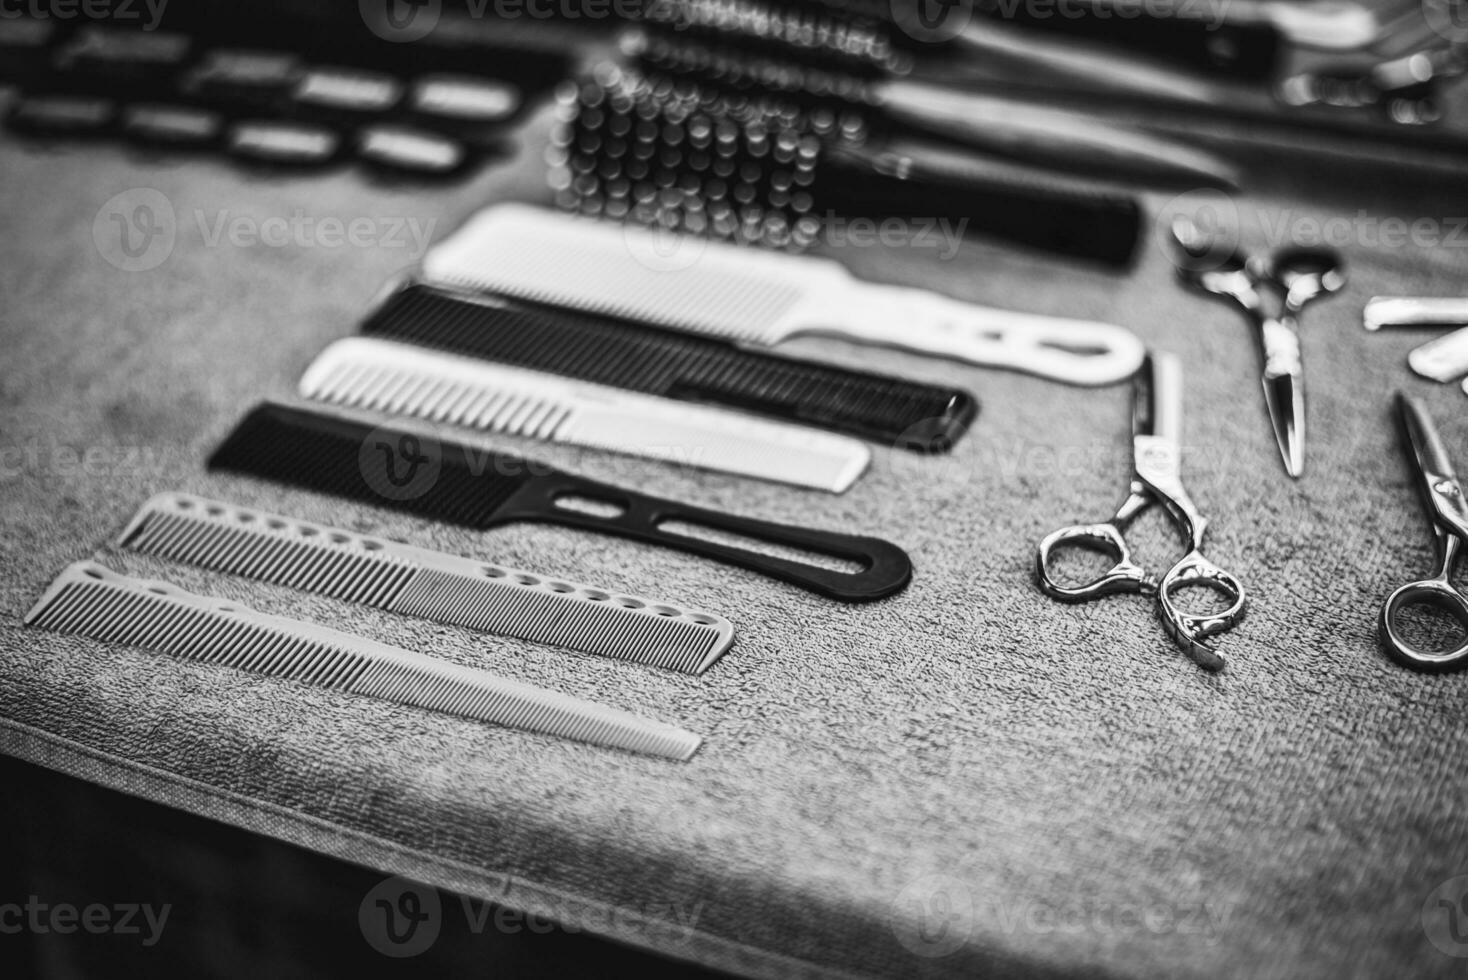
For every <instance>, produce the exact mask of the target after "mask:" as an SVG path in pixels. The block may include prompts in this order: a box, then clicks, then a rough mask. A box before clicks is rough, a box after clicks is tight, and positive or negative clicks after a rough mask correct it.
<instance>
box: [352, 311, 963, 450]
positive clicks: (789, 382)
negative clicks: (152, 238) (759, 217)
mask: <svg viewBox="0 0 1468 980" xmlns="http://www.w3.org/2000/svg"><path fill="white" fill-rule="evenodd" d="M362 332H363V333H364V334H366V335H368V336H370V337H383V338H387V339H391V340H400V341H403V342H405V343H411V344H420V345H423V346H426V347H434V348H438V349H440V350H446V351H451V352H453V353H455V354H463V355H466V356H469V357H476V358H482V359H485V360H491V361H498V362H500V363H503V364H510V365H513V366H515V367H522V368H527V369H530V370H533V371H544V372H549V373H553V374H559V375H564V376H566V377H569V378H575V379H576V380H578V381H589V382H591V383H593V384H598V385H611V386H613V387H617V388H625V389H627V390H628V391H635V392H641V393H643V394H646V395H656V396H658V397H660V398H676V399H680V400H682V401H686V402H702V403H705V404H711V405H721V406H724V407H726V408H732V409H739V410H742V411H747V412H758V413H759V414H761V415H768V416H770V417H772V418H777V419H782V420H784V421H788V422H795V423H798V424H800V425H814V426H819V427H821V428H825V429H832V430H834V431H837V432H845V433H848V434H850V435H855V436H861V437H863V438H866V439H872V440H876V441H879V442H886V443H896V444H898V445H900V446H902V447H903V448H907V449H913V450H917V451H920V452H946V451H947V450H948V449H950V448H951V447H952V446H953V443H954V442H955V441H956V440H957V439H958V437H959V436H961V435H962V434H963V433H964V431H965V430H966V429H967V428H968V427H969V425H970V423H972V421H973V419H974V416H975V415H976V414H977V413H978V402H977V401H976V400H975V399H974V396H973V395H970V394H969V393H968V392H966V391H962V390H960V389H957V388H941V387H938V386H936V385H927V384H922V383H920V382H915V381H904V380H901V379H899V378H889V377H885V376H883V375H879V374H869V373H866V372H863V371H853V370H848V369H846V368H841V367H836V366H834V365H826V364H818V363H814V362H811V361H801V360H796V359H795V358H790V357H784V356H782V355H779V354H771V353H766V352H763V351H751V350H745V349H744V348H741V347H738V346H736V345H735V344H732V343H730V342H728V341H726V340H720V339H718V338H715V337H706V336H699V335H697V334H687V333H682V332H679V331H670V330H659V329H655V328H652V327H647V326H644V325H643V324H640V323H635V322H633V321H630V320H617V319H613V318H609V317H597V316H587V315H585V314H582V313H577V312H575V311H571V310H559V309H555V308H553V307H548V306H538V305H533V304H530V303H523V302H520V301H518V300H514V299H509V298H507V297H503V296H491V295H484V294H474V293H467V292H457V291H452V290H447V289H440V288H436V287H434V286H430V285H428V284H426V283H419V282H408V283H405V284H403V285H402V286H401V287H399V288H398V289H397V290H396V291H394V292H393V293H392V294H391V295H389V296H388V297H387V298H386V299H385V300H384V301H383V303H382V304H381V305H380V306H379V307H378V308H377V309H376V310H375V311H373V313H372V314H371V315H370V316H369V317H368V318H367V320H366V322H365V323H364V324H363V325H362Z"/></svg>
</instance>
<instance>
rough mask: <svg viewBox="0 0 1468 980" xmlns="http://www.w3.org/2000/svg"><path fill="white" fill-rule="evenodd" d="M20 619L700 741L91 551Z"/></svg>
mask: <svg viewBox="0 0 1468 980" xmlns="http://www.w3.org/2000/svg"><path fill="white" fill-rule="evenodd" d="M25 623H26V625H27V626H35V627H37V628H40V629H45V630H52V631H54V632H58V633H71V634H76V635H79V636H86V637H90V638H91V639H94V640H100V641H102V642H106V643H118V644H122V645H124V646H130V647H138V648H141V649H146V650H152V651H155V652H157V653H164V654H169V655H171V656H174V657H178V658H180V659H185V660H195V661H199V662H201V663H207V664H220V665H223V666H226V667H233V668H236V669H239V670H246V671H250V672H252V673H256V674H264V675H267V676H270V677H282V678H287V679H290V680H295V681H300V682H301V683H304V684H310V685H313V686H316V687H324V688H328V689H330V690H336V691H345V692H347V693H350V694H360V695H364V696H367V697H374V698H381V699H382V700H385V701H393V702H396V703H398V704H404V705H409V706H411V707H416V708H425V709H427V710H429V711H435V712H439V713H442V714H448V715H455V716H457V717H461V718H469V719H472V720H474V721H486V722H492V723H494V724H497V725H503V726H505V727H506V728H518V729H521V730H523V731H530V732H538V733H540V734H543V735H554V736H557V737H560V738H568V739H573V740H575V741H578V742H588V743H590V744H593V745H605V746H609V747H612V748H619V749H626V750H628V751H630V752H641V753H643V754H646V755H655V756H661V757H663V758H666V759H677V760H680V761H686V760H687V759H689V758H690V757H692V755H693V753H694V752H696V751H698V747H699V744H700V743H701V742H702V739H700V738H699V736H697V735H694V734H693V733H692V732H688V731H684V730H683V729H681V728H677V727H675V726H673V725H668V724H665V723H663V722H658V721H651V720H649V719H646V718H639V717H638V716H636V715H634V714H631V713H629V712H626V711H619V710H617V709H615V708H609V707H607V706H605V705H600V704H596V703H594V702H591V701H583V700H581V699H579V698H573V697H571V696H569V695H566V694H561V693H558V692H556V691H548V690H545V689H544V688H539V687H535V686H533V685H530V684H525V683H522V682H520V681H514V680H510V679H508V678H505V677H500V676H498V675H496V674H491V673H490V672H489V671H485V670H478V669H475V668H472V667H461V666H459V665H457V664H452V663H448V662H446V661H443V660H437V659H435V658H433V657H428V656H425V655H423V654H421V653H413V652H410V651H408V650H402V649H399V648H397V647H392V646H387V645H386V644H383V643H377V642H375V641H372V640H368V639H365V638H363V637H360V636H353V635H352V634H350V633H341V632H338V631H336V630H332V629H327V628H325V627H322V626H316V625H314V624H309V623H300V622H296V621H295V620H291V619H285V618H282V617H279V616H268V615H265V614H264V613H259V612H256V611H255V610H253V609H248V608H246V607H243V606H239V605H235V604H234V603H229V602H221V601H218V600H215V599H210V598H207V597H205V596H198V595H194V594H192V593H188V592H184V591H183V590H181V589H178V588H175V587H173V586H171V585H168V584H167V583H164V582H150V581H143V580H139V579H131V578H126V577H124V576H121V575H118V574H117V573H115V572H112V571H110V570H109V569H107V568H104V567H103V566H101V565H98V564H96V563H95V562H89V561H83V562H77V563H76V564H74V565H71V566H70V567H68V568H67V569H66V570H65V571H63V572H62V573H61V575H60V576H59V577H57V579H56V581H55V582H53V583H52V584H51V586H50V588H48V589H47V590H46V592H45V594H44V595H42V596H41V598H40V600H39V601H38V602H37V603H36V605H35V606H34V607H33V608H32V609H31V611H30V612H28V613H26V617H25Z"/></svg>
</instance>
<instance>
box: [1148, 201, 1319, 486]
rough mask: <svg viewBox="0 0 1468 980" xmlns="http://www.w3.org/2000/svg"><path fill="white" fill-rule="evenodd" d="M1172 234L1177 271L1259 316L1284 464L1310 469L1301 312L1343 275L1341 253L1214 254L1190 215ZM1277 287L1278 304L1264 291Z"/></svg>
mask: <svg viewBox="0 0 1468 980" xmlns="http://www.w3.org/2000/svg"><path fill="white" fill-rule="evenodd" d="M1172 233H1173V238H1174V239H1175V240H1176V241H1177V244H1178V245H1179V246H1181V248H1182V251H1183V254H1184V260H1183V261H1181V262H1179V263H1178V275H1179V276H1181V277H1182V279H1183V281H1184V282H1186V283H1188V284H1189V285H1191V286H1193V287H1195V288H1197V289H1201V290H1202V291H1204V292H1206V293H1211V294H1213V295H1215V296H1222V297H1225V298H1227V299H1230V300H1232V301H1234V302H1235V303H1237V304H1238V305H1239V306H1240V307H1241V308H1242V309H1243V310H1244V312H1245V313H1247V314H1248V315H1249V318H1250V320H1251V322H1252V323H1253V324H1254V327H1255V333H1256V338H1257V341H1258V345H1259V352H1260V356H1261V357H1262V359H1263V362H1264V368H1263V378H1262V381H1263V386H1264V404H1265V406H1266V407H1267V408H1268V410H1269V420H1270V422H1271V424H1273V426H1274V438H1275V441H1276V442H1278V444H1279V452H1280V456H1281V458H1282V459H1283V460H1284V467H1285V472H1287V473H1288V474H1289V475H1290V476H1291V477H1294V478H1296V479H1298V478H1299V477H1300V475H1301V474H1302V473H1304V472H1305V387H1304V368H1303V365H1302V362H1301V357H1300V336H1299V330H1300V314H1301V312H1302V311H1303V310H1304V308H1305V306H1306V305H1307V304H1308V303H1310V301H1311V300H1314V299H1315V298H1316V297H1318V296H1322V295H1326V294H1329V293H1334V292H1337V291H1338V290H1340V289H1341V288H1342V287H1343V286H1344V285H1345V283H1346V277H1345V274H1344V273H1343V272H1342V271H1341V259H1340V255H1339V254H1338V253H1337V252H1336V251H1335V250H1334V249H1329V248H1289V249H1282V250H1280V251H1278V252H1276V253H1275V254H1274V256H1273V257H1272V258H1271V259H1270V260H1269V261H1265V260H1263V259H1260V258H1258V257H1250V256H1248V255H1246V254H1245V253H1244V252H1242V251H1241V250H1237V249H1235V250H1233V251H1231V252H1229V253H1228V254H1227V255H1224V256H1223V257H1222V259H1218V258H1217V243H1216V242H1215V241H1214V240H1213V239H1212V238H1210V237H1209V236H1208V235H1206V234H1205V233H1203V232H1202V231H1200V230H1199V229H1198V227H1197V225H1195V224H1194V223H1193V222H1192V221H1191V220H1189V219H1188V218H1186V217H1181V216H1180V217H1178V218H1177V219H1175V220H1174V221H1173V224H1172ZM1267 291H1274V292H1277V294H1278V296H1279V303H1278V307H1277V309H1278V312H1277V313H1273V314H1271V313H1270V312H1269V311H1268V309H1267V305H1266V302H1265V299H1264V294H1265V292H1267Z"/></svg>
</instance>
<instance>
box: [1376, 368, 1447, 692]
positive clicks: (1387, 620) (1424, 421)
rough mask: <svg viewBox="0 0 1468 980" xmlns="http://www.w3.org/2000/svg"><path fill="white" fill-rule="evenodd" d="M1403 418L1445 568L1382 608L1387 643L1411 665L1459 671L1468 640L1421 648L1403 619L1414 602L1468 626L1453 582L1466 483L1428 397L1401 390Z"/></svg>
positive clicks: (1407, 587)
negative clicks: (1452, 645) (1454, 645)
mask: <svg viewBox="0 0 1468 980" xmlns="http://www.w3.org/2000/svg"><path fill="white" fill-rule="evenodd" d="M1397 418H1398V420H1399V421H1400V422H1401V426H1402V435H1403V438H1404V440H1405V442H1406V447H1405V448H1406V451H1407V461H1408V463H1410V464H1411V467H1410V468H1411V470H1412V473H1413V475H1414V476H1415V478H1416V482H1417V488H1418V490H1419V491H1420V492H1421V494H1422V500H1423V503H1424V504H1425V505H1426V507H1427V514H1428V517H1430V518H1431V519H1432V527H1433V533H1434V535H1435V536H1436V538H1437V556H1438V561H1439V562H1440V567H1439V569H1438V573H1437V576H1436V577H1435V578H1429V579H1423V580H1422V581H1420V582H1408V583H1407V584H1406V585H1404V586H1402V587H1401V588H1399V589H1397V590H1396V591H1395V592H1393V593H1392V594H1391V595H1390V596H1388V597H1387V600H1386V602H1385V603H1384V604H1383V605H1382V607H1381V623H1380V630H1379V632H1380V636H1381V642H1382V645H1383V646H1385V647H1386V650H1387V653H1389V654H1390V655H1391V656H1392V657H1393V659H1395V660H1396V661H1397V662H1398V663H1401V664H1403V665H1405V666H1407V667H1412V668H1414V669H1416V670H1431V671H1443V670H1456V669H1460V668H1462V667H1465V666H1468V639H1465V640H1463V641H1462V642H1461V643H1460V644H1459V645H1458V646H1457V648H1455V649H1452V650H1444V651H1441V652H1435V651H1427V650H1419V649H1417V648H1416V647H1414V646H1413V645H1412V644H1411V643H1410V642H1409V641H1408V640H1407V639H1406V638H1405V637H1403V635H1402V633H1401V631H1400V629H1399V628H1398V622H1397V620H1398V617H1399V615H1400V614H1401V612H1402V610H1404V609H1406V608H1407V607H1408V606H1432V607H1435V608H1436V609H1439V610H1441V611H1442V612H1445V613H1447V614H1448V615H1449V616H1451V617H1453V619H1455V620H1456V621H1457V622H1458V624H1459V625H1461V626H1462V627H1463V629H1464V630H1465V631H1468V596H1465V595H1464V594H1463V593H1462V591H1460V590H1459V589H1457V588H1455V587H1454V586H1453V583H1452V578H1453V574H1454V573H1455V572H1456V571H1457V567H1458V559H1459V558H1460V557H1461V553H1462V549H1463V545H1464V544H1465V543H1468V502H1465V501H1464V500H1463V485H1462V484H1461V483H1460V482H1459V481H1458V477H1457V475H1456V474H1455V473H1454V472H1453V464H1452V463H1451V462H1450V461H1449V460H1448V453H1447V450H1446V449H1445V448H1444V447H1443V442H1442V438H1441V437H1440V436H1439V435H1438V434H1437V428H1436V427H1435V426H1434V425H1433V424H1432V416H1430V415H1428V414H1427V409H1426V408H1425V407H1423V405H1422V402H1420V401H1418V400H1417V399H1415V398H1408V397H1407V396H1406V395H1404V394H1401V393H1400V392H1399V393H1398V394H1397Z"/></svg>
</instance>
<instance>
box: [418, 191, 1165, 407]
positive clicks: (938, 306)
mask: <svg viewBox="0 0 1468 980" xmlns="http://www.w3.org/2000/svg"><path fill="white" fill-rule="evenodd" d="M423 269H424V273H425V276H426V278H428V279H429V280H431V281H434V282H439V283H445V284H448V285H453V286H459V287H461V288H468V289H481V290H488V291H490V292H499V293H508V294H510V295H513V296H517V297H520V298H522V299H527V300H530V301H532V302H539V303H548V304H551V305H559V306H569V307H575V308H578V309H582V310H590V311H594V312H598V313H604V314H608V315H611V316H618V317H624V318H627V319H634V320H641V321H643V322H645V323H651V324H655V325H658V326H662V327H667V328H672V329H684V330H693V331H698V332H701V333H706V334H712V335H714V336H719V337H726V338H729V339H732V340H734V341H737V342H739V343H744V344H749V345H754V346H774V345H775V344H778V343H779V342H780V341H782V340H786V339H789V338H791V337H795V336H799V335H803V334H822V335H827V336H834V337H839V338H841V339H843V340H849V341H852V342H854V343H860V344H871V345H875V346H882V347H896V348H900V349H903V350H909V351H916V352H919V353H924V354H932V355H936V356H939V357H946V358H950V359H953V360H958V361H964V362H967V363H970V364H978V365H983V366H985V367H1001V368H1008V369H1010V370H1015V371H1024V372H1027V373H1029V374H1035V375H1039V376H1040V377H1044V378H1050V379H1053V380H1056V381H1065V382H1068V383H1070V384H1080V385H1104V384H1114V383H1116V382H1118V381H1122V380H1125V379H1127V378H1129V377H1131V375H1132V374H1133V373H1135V371H1136V369H1137V368H1138V367H1139V366H1140V365H1141V363H1142V357H1143V354H1144V348H1143V345H1142V342H1141V341H1140V340H1138V339H1137V337H1136V335H1135V334H1133V333H1132V332H1131V331H1129V330H1125V329H1123V328H1121V327H1118V326H1115V325H1113V324H1109V323H1099V322H1093V321H1082V320H1070V319H1064V318H1061V317H1053V316H1041V315H1035V314H1027V313H1015V312H1011V311H1008V310H999V309H993V308H990V307H984V306H977V305H974V304H972V303H965V302H961V301H959V300H955V299H950V298H948V297H946V296H940V295H938V294H937V293H932V292H928V291H927V290H923V289H912V288H904V287H900V286H889V285H884V284H878V283H871V282H865V281H862V280H859V279H856V278H855V277H853V276H852V275H851V274H850V273H848V272H847V271H846V269H845V268H844V267H842V266H841V264H840V263H838V262H835V261H833V260H831V259H825V258H819V257H816V256H810V255H789V254H785V253H780V252H773V251H766V250H763V249H754V248H742V247H740V246H737V245H731V244H726V243H724V242H714V241H708V240H705V239H702V238H694V237H690V236H680V235H676V234H667V233H660V232H657V231H653V230H651V229H647V228H641V227H637V226H635V225H617V224H612V223H610V222H599V221H594V220H590V219H586V218H579V217H575V216H570V215H564V214H559V213H557V212H555V211H549V210H546V209H543V208H534V207H529V206H526V205H519V204H499V205H495V206H493V207H489V208H486V209H484V210H482V211H480V212H479V213H478V214H477V215H475V216H474V217H472V218H470V219H469V221H468V223H467V224H465V225H464V227H462V228H461V229H459V231H457V232H456V233H455V234H453V235H451V236H450V237H449V238H448V239H446V240H445V241H443V242H442V243H440V244H439V245H437V246H436V247H434V248H431V249H429V250H428V254H427V255H426V256H425V258H424V265H423Z"/></svg>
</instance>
